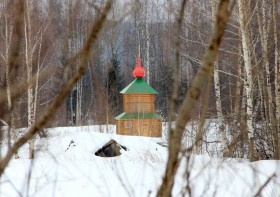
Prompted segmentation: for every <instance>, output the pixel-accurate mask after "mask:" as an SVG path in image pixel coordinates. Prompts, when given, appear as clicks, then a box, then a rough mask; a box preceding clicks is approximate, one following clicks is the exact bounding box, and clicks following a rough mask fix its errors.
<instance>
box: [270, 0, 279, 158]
mask: <svg viewBox="0 0 280 197" xmlns="http://www.w3.org/2000/svg"><path fill="white" fill-rule="evenodd" d="M276 10H277V4H276V0H273V3H272V16H273V37H274V45H275V49H274V51H275V60H274V61H275V63H274V64H275V66H274V69H275V70H274V73H275V77H274V83H275V101H276V105H275V108H276V117H275V119H276V120H275V125H276V129H275V132H274V140H275V149H276V151H275V154H276V155H275V157H276V159H280V141H279V139H280V136H279V134H280V56H279V49H278V47H279V45H278V37H279V36H278V35H277V21H276V15H277V11H276Z"/></svg>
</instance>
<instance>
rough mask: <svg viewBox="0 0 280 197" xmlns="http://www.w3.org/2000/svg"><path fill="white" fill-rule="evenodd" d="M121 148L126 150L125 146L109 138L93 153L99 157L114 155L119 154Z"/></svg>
mask: <svg viewBox="0 0 280 197" xmlns="http://www.w3.org/2000/svg"><path fill="white" fill-rule="evenodd" d="M121 149H123V150H125V151H127V148H126V147H125V146H122V145H120V144H119V143H118V142H116V141H115V140H110V141H109V142H108V143H107V144H105V145H104V146H102V148H100V149H98V150H97V151H96V152H95V155H96V156H99V157H115V156H119V155H121Z"/></svg>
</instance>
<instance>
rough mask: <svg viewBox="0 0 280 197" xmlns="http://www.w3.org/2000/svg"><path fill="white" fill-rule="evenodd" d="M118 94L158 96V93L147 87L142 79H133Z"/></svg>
mask: <svg viewBox="0 0 280 197" xmlns="http://www.w3.org/2000/svg"><path fill="white" fill-rule="evenodd" d="M120 93H122V94H158V92H157V91H156V90H155V89H154V88H152V87H151V86H149V85H148V84H147V83H146V81H144V80H143V79H135V80H134V81H133V82H132V83H130V84H129V85H128V86H126V88H124V89H123V90H122V91H121V92H120Z"/></svg>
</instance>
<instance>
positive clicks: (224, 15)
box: [157, 0, 230, 196]
mask: <svg viewBox="0 0 280 197" xmlns="http://www.w3.org/2000/svg"><path fill="white" fill-rule="evenodd" d="M229 16H230V9H229V0H221V1H220V4H219V7H218V10H217V16H216V22H215V26H214V33H213V36H212V39H211V42H210V44H209V46H208V49H207V51H206V52H205V54H204V57H203V59H202V65H201V67H200V69H199V70H198V72H197V74H196V76H195V78H194V79H193V81H192V85H191V86H190V88H189V91H188V93H187V96H186V97H185V99H184V102H183V104H182V107H181V109H180V112H179V116H178V118H177V120H176V124H175V130H174V131H173V132H171V135H170V138H171V139H170V140H169V142H170V143H169V155H168V163H167V167H166V171H165V175H164V177H163V182H162V185H161V187H160V188H159V191H158V193H157V196H171V191H172V188H173V184H174V178H175V174H176V172H177V169H178V166H179V158H178V157H179V152H180V149H181V141H182V136H183V133H184V130H185V127H186V124H187V122H189V121H190V119H191V117H192V114H193V112H194V109H195V106H196V103H197V101H198V98H199V97H200V94H201V92H202V90H203V88H204V86H205V84H206V82H207V81H208V79H209V77H210V76H211V74H212V73H213V70H214V61H215V60H216V57H217V53H218V49H219V46H220V45H221V41H222V37H223V35H224V31H225V29H226V26H227V23H228V20H229Z"/></svg>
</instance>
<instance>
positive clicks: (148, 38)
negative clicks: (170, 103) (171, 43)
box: [145, 1, 150, 84]
mask: <svg viewBox="0 0 280 197" xmlns="http://www.w3.org/2000/svg"><path fill="white" fill-rule="evenodd" d="M147 4H148V1H146V5H145V10H146V17H145V19H146V21H145V23H146V24H145V30H146V76H147V83H148V84H150V30H149V22H148V18H149V13H148V5H147Z"/></svg>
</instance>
